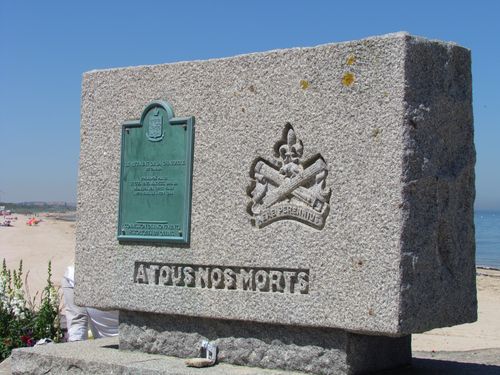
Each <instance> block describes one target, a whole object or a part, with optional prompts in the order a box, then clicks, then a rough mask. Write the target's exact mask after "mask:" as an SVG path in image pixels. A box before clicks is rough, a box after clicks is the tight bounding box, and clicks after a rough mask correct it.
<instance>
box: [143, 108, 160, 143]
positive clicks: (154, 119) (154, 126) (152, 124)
mask: <svg viewBox="0 0 500 375" xmlns="http://www.w3.org/2000/svg"><path fill="white" fill-rule="evenodd" d="M146 136H147V137H148V139H149V140H150V141H152V142H158V141H161V140H162V138H163V116H162V115H161V114H160V111H159V110H158V109H157V110H156V111H155V113H154V114H153V115H152V116H151V117H150V118H149V122H148V130H147V132H146Z"/></svg>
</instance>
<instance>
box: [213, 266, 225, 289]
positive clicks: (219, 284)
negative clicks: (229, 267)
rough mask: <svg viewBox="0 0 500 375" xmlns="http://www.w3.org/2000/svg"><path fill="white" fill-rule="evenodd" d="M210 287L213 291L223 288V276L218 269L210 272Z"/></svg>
mask: <svg viewBox="0 0 500 375" xmlns="http://www.w3.org/2000/svg"><path fill="white" fill-rule="evenodd" d="M211 280H212V287H213V288H215V289H222V288H223V287H224V276H223V273H222V270H221V269H220V268H214V269H213V270H212V277H211Z"/></svg>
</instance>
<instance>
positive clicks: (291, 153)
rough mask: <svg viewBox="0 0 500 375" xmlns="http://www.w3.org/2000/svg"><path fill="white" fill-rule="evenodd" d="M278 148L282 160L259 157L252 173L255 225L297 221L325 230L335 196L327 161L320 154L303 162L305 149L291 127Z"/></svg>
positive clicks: (286, 129)
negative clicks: (327, 178) (332, 196)
mask: <svg viewBox="0 0 500 375" xmlns="http://www.w3.org/2000/svg"><path fill="white" fill-rule="evenodd" d="M274 148H275V151H276V156H277V157H279V159H276V160H274V161H267V160H265V159H262V158H259V159H258V160H257V161H256V162H255V163H254V167H253V168H252V170H251V172H250V176H251V177H252V178H253V181H252V184H251V186H250V189H249V190H250V193H249V195H250V196H251V198H252V201H251V203H250V205H249V212H250V213H251V215H252V217H253V218H252V223H253V224H254V225H255V226H256V227H257V228H262V227H265V226H266V225H269V224H271V223H273V222H275V221H278V220H296V221H300V222H302V223H304V224H307V225H309V226H311V227H313V228H316V229H322V228H323V227H324V225H325V220H326V217H327V216H328V213H329V212H330V206H329V202H330V195H331V190H330V188H327V187H326V177H327V175H328V169H327V165H326V162H325V160H324V159H323V157H322V156H321V155H320V154H318V155H316V156H314V157H312V158H311V159H309V160H306V161H302V160H301V158H302V155H303V152H304V146H303V143H302V141H301V140H299V139H298V138H297V136H296V134H295V131H294V129H293V127H292V126H291V125H290V124H287V125H286V126H285V129H284V131H283V137H282V140H281V141H279V142H278V143H277V144H276V145H275V147H274Z"/></svg>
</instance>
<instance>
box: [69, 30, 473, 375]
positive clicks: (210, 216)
mask: <svg viewBox="0 0 500 375" xmlns="http://www.w3.org/2000/svg"><path fill="white" fill-rule="evenodd" d="M471 100H472V97H471V73H470V51H469V50H467V49H465V48H462V47H460V46H458V45H455V44H452V43H444V42H440V41H430V40H426V39H423V38H419V37H414V36H410V35H408V34H406V33H397V34H389V35H385V36H380V37H373V38H368V39H364V40H360V41H353V42H347V43H337V44H327V45H322V46H318V47H313V48H294V49H287V50H278V51H271V52H265V53H255V54H249V55H242V56H236V57H231V58H224V59H214V60H207V61H192V62H179V63H174V64H164V65H155V66H140V67H131V68H121V69H110V70H100V71H92V72H88V73H86V74H85V75H84V77H83V89H82V118H81V159H80V170H79V188H78V213H79V220H78V226H77V248H76V298H77V302H78V303H80V304H82V305H87V306H93V307H96V308H102V309H119V310H121V311H122V313H121V325H120V346H121V348H125V349H137V350H142V351H147V352H151V353H164V354H170V355H175V356H181V357H185V356H192V355H195V354H196V352H197V350H198V344H199V342H200V341H201V340H204V339H206V340H211V341H214V342H217V343H218V345H219V350H220V353H221V356H220V360H222V361H227V362H230V363H234V364H249V365H252V366H261V367H271V368H284V369H290V370H299V371H308V372H314V373H325V374H327V373H334V370H333V369H334V368H335V369H336V370H335V371H339V372H341V373H355V372H357V371H362V370H363V371H364V370H374V369H380V368H385V367H391V366H395V365H399V364H404V363H407V362H408V361H409V358H410V353H411V350H410V341H409V335H410V334H411V333H414V332H423V331H426V330H430V329H432V328H436V327H443V326H450V325H455V324H461V323H466V322H472V321H474V320H475V319H476V307H477V306H476V294H475V263H474V252H475V249H474V225H473V202H474V163H475V151H474V145H473V118H472V102H471ZM145 109H151V110H152V111H153V112H151V113H149V112H147V111H146V110H145ZM174 112H175V114H174ZM148 116H149V117H148ZM162 116H163V117H162ZM175 116H180V117H175ZM160 118H162V119H161V120H160ZM139 119H140V120H139ZM130 120H133V121H132V123H133V124H135V125H134V126H135V127H132V128H130V129H128V128H127V124H129V125H130V124H131V122H130ZM183 121H184V122H183ZM124 125H125V126H124ZM175 126H177V128H175V129H176V131H177V130H179V129H181V127H182V126H183V127H184V128H183V129H184V131H185V132H186V134H187V133H188V132H192V135H193V143H192V152H193V154H192V161H187V160H188V159H189V158H184V156H182V155H184V154H182V153H181V154H179V155H181V156H169V157H168V158H167V157H163V156H162V157H159V158H157V159H153V157H152V156H144V155H159V154H157V153H156V152H153V151H151V153H149V151H148V150H153V148H155V147H159V148H161V147H164V148H163V150H166V149H168V150H170V148H169V147H173V146H169V143H168V140H169V139H173V138H172V137H174V135H169V134H170V133H169V132H170V129H174V127H175ZM162 127H163V129H164V133H162ZM129 130H130V133H127V132H128V131H129ZM172 131H173V130H172ZM140 132H142V133H140ZM181 133H182V131H180V130H179V132H178V133H176V134H177V135H175V137H181V138H182V137H183V135H182V134H181ZM172 134H174V133H172ZM127 137H137V139H138V140H139V141H138V142H139V143H136V144H135V146H133V147H135V148H134V150H135V149H137V150H142V151H140V152H139V153H137V154H127V155H132V156H129V157H128V159H127V160H126V161H125V162H124V159H123V155H124V152H125V151H124V145H125V144H126V142H128V141H127V139H129V138H127ZM179 139H180V138H179ZM182 139H187V138H182ZM163 142H165V143H163ZM183 142H184V141H183ZM186 142H187V141H186ZM162 145H163V146H162ZM144 150H145V151H144ZM183 150H184V149H183ZM143 151H144V153H142V152H143ZM127 152H128V151H127ZM183 152H184V151H183ZM134 155H135V156H134ZM162 158H163V159H162ZM183 168H187V169H183ZM189 168H192V170H189V171H188V173H187V174H186V173H185V172H186V171H187V170H188V169H189ZM174 175H175V176H177V175H182V176H183V177H182V180H175V178H174V177H172V176H174ZM131 176H140V177H134V178H135V180H134V178H132V177H131ZM186 176H188V177H189V178H192V179H191V180H190V179H189V178H188V177H186ZM174 180H175V181H174ZM179 181H180V182H179ZM185 184H188V186H189V189H190V190H189V192H188V193H185V192H186V191H187V190H185V188H186V186H185ZM120 186H122V190H124V189H129V190H127V191H128V193H127V194H129V197H131V198H130V199H132V200H133V201H134V202H133V203H134V204H128V206H127V207H136V206H134V205H139V206H141V207H142V208H140V210H144V215H143V216H144V217H142V216H140V215H136V214H134V215H129V217H134V218H136V219H134V220H136V221H135V222H134V223H123V220H122V219H120V220H121V221H119V220H118V218H119V216H120V218H123V217H124V216H122V206H121V204H122V203H121V202H122V201H121V200H120V198H121V197H120ZM123 186H125V188H124V187H123ZM181 191H182V192H184V193H182V194H183V195H182V197H183V198H182V199H185V198H186V197H188V199H189V203H190V207H188V206H185V205H184V206H182V205H179V207H181V206H182V207H185V210H186V212H184V213H186V215H184V216H183V220H185V218H186V217H188V218H189V220H188V221H183V223H184V224H177V223H174V222H172V221H170V220H166V219H163V218H162V216H161V212H164V211H165V212H166V211H168V210H171V209H172V207H173V205H175V204H177V203H178V201H177V200H176V199H177V198H175V197H176V196H177V194H181V193H180V192H181ZM122 194H125V193H124V192H123V191H122ZM186 194H187V195H186ZM119 202H120V204H119ZM183 202H184V201H183ZM123 207H125V206H123ZM130 209H131V208H127V210H130ZM133 209H134V210H135V208H133ZM187 210H190V213H188V212H187ZM137 212H138V211H134V213H137ZM153 212H155V213H156V212H158V215H159V216H158V215H156V214H153ZM169 212H170V211H169ZM155 215H156V216H155ZM125 216H127V215H125ZM139 216H140V217H139ZM174 216H175V215H174ZM127 217H128V216H127ZM169 217H170V216H169ZM172 217H173V216H172ZM118 223H121V224H120V226H119V225H118ZM186 231H188V232H189V233H187V234H186ZM128 234H131V237H129V236H128ZM134 236H135V237H134ZM175 236H179V238H182V241H174V240H175V238H174V237H175ZM132 237H133V238H132ZM155 238H156V240H155ZM172 238H174V240H172ZM377 350H378V351H379V352H380V353H381V354H380V357H379V358H378V359H377V358H375V357H376V356H375V357H373V355H372V356H371V357H370V355H368V354H367V353H373V352H375V351H377ZM297 358H299V360H297Z"/></svg>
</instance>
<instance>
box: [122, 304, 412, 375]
mask: <svg viewBox="0 0 500 375" xmlns="http://www.w3.org/2000/svg"><path fill="white" fill-rule="evenodd" d="M119 336H120V349H125V350H132V351H137V350H138V351H143V352H146V353H152V354H164V355H168V356H175V357H181V358H189V357H197V356H198V355H199V353H200V349H199V348H200V343H201V342H202V341H203V340H208V341H210V342H213V343H215V344H216V345H217V348H218V360H219V361H221V362H227V363H231V364H235V365H242V366H252V367H262V368H271V369H284V370H290V371H303V372H307V373H313V374H321V375H329V374H358V373H363V372H366V371H377V370H384V369H390V368H395V367H399V366H403V365H407V364H409V363H410V362H411V336H404V337H397V338H393V337H386V336H366V335H357V334H353V333H349V332H347V331H345V330H339V329H332V328H317V327H290V326H284V325H276V324H263V323H254V322H242V321H221V320H214V319H200V318H193V317H185V316H171V315H170V316H165V315H163V314H149V313H136V312H125V311H122V312H121V313H120V335H119Z"/></svg>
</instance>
